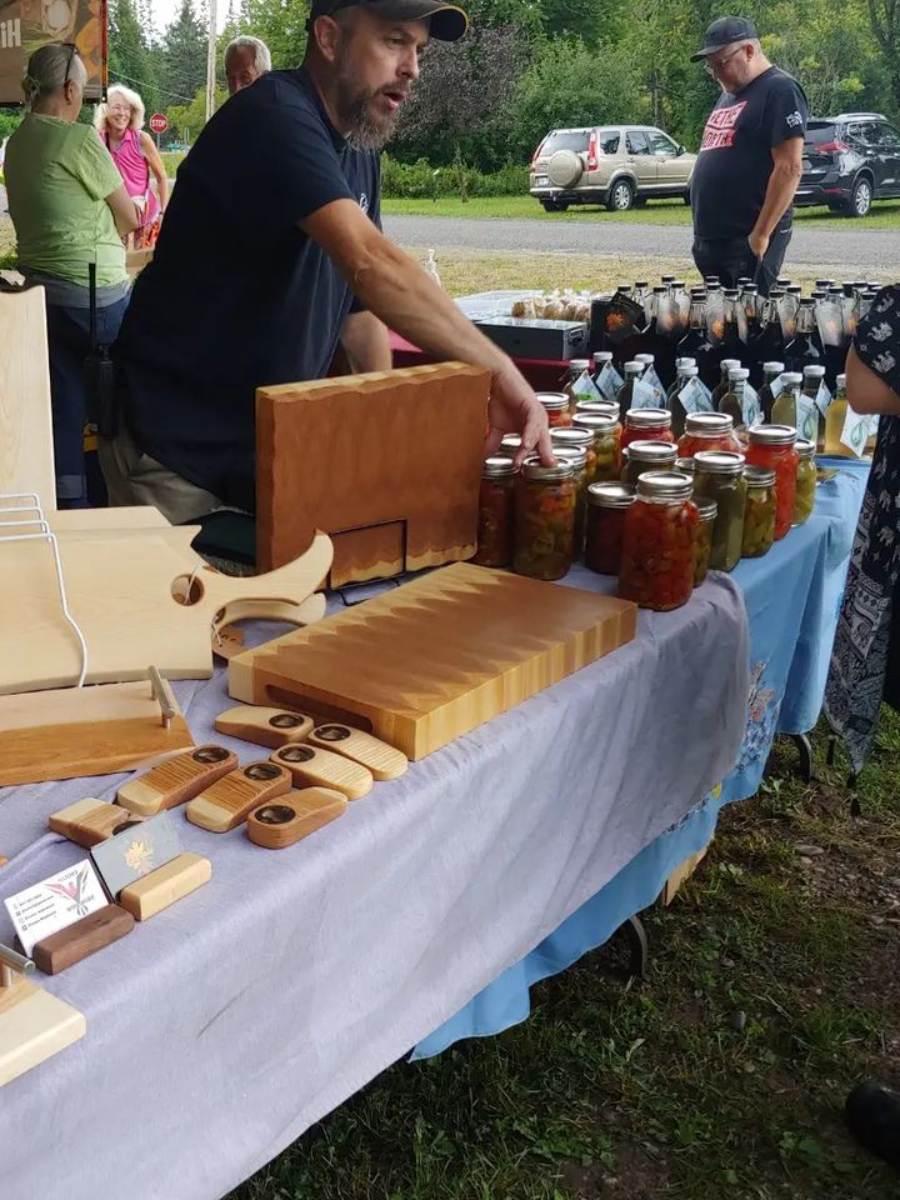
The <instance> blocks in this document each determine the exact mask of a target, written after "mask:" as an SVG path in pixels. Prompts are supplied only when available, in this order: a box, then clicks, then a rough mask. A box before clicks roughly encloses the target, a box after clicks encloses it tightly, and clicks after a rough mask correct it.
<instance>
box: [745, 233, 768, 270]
mask: <svg viewBox="0 0 900 1200" xmlns="http://www.w3.org/2000/svg"><path fill="white" fill-rule="evenodd" d="M747 241H748V242H749V243H750V249H751V250H752V251H753V254H754V256H755V257H756V258H757V259H759V261H760V262H762V260H763V258H765V254H766V251H767V250H768V248H769V241H770V238H769V235H768V234H767V233H757V232H756V230H755V229H754V231H753V232H752V233H751V234H750V236H749V237H748V238H747Z"/></svg>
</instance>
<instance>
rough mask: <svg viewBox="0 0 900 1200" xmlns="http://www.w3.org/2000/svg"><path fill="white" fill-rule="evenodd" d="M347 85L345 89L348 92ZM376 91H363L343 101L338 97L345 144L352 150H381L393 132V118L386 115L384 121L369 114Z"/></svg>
mask: <svg viewBox="0 0 900 1200" xmlns="http://www.w3.org/2000/svg"><path fill="white" fill-rule="evenodd" d="M349 90H350V89H349V86H348V87H347V91H348V92H349ZM377 95H378V93H377V92H365V93H364V94H363V95H361V96H360V95H357V96H355V97H354V98H352V99H349V98H348V100H347V102H346V103H343V99H344V97H340V99H339V104H340V113H341V118H342V120H343V124H344V127H345V128H346V129H347V130H348V133H347V144H348V145H349V146H350V148H351V149H352V150H382V149H384V147H385V145H386V144H387V143H388V141H390V138H391V135H392V134H393V132H394V120H393V118H392V117H388V118H387V119H386V120H385V121H381V122H379V121H376V120H375V119H374V118H373V117H372V114H371V111H370V108H369V104H370V102H371V101H372V100H373V99H374V98H375V96H377Z"/></svg>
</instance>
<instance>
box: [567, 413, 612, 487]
mask: <svg viewBox="0 0 900 1200" xmlns="http://www.w3.org/2000/svg"><path fill="white" fill-rule="evenodd" d="M574 428H575V429H580V430H583V431H587V432H588V433H590V435H591V437H592V438H593V440H594V455H595V462H594V474H593V478H592V480H591V482H592V483H602V482H603V481H604V480H605V479H618V478H619V470H620V467H621V462H622V451H621V443H622V426H621V425H620V424H619V420H618V417H614V416H610V415H609V414H605V415H604V414H601V413H593V412H591V413H587V412H585V411H584V410H583V409H578V411H577V412H576V413H575V425H574Z"/></svg>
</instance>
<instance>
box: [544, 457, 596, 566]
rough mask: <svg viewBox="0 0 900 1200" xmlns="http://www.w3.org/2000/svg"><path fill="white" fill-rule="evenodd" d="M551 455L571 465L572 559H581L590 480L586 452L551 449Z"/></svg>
mask: <svg viewBox="0 0 900 1200" xmlns="http://www.w3.org/2000/svg"><path fill="white" fill-rule="evenodd" d="M553 453H554V454H555V455H556V457H557V459H558V460H559V461H561V462H568V463H571V464H572V469H573V471H574V472H575V534H574V538H575V540H574V543H573V547H572V557H573V558H576V559H578V558H581V555H582V553H583V551H584V522H585V509H586V508H587V490H588V485H589V484H590V482H591V480H590V477H589V476H588V469H587V451H586V450H585V449H584V448H583V447H578V446H570V447H568V448H562V447H556V446H554V448H553Z"/></svg>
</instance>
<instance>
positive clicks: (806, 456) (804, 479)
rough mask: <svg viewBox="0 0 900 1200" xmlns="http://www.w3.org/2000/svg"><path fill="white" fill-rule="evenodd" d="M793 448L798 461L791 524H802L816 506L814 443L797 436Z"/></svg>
mask: <svg viewBox="0 0 900 1200" xmlns="http://www.w3.org/2000/svg"><path fill="white" fill-rule="evenodd" d="M794 449H795V450H796V451H797V453H798V454H799V456H800V461H799V462H798V463H797V492H796V495H795V496H794V519H793V521H792V522H791V524H792V525H802V524H803V522H804V521H807V520H809V517H810V516H811V515H812V510H813V509H814V508H815V506H816V444H815V442H811V441H808V440H807V439H806V438H797V440H796V442H795V443H794Z"/></svg>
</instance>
